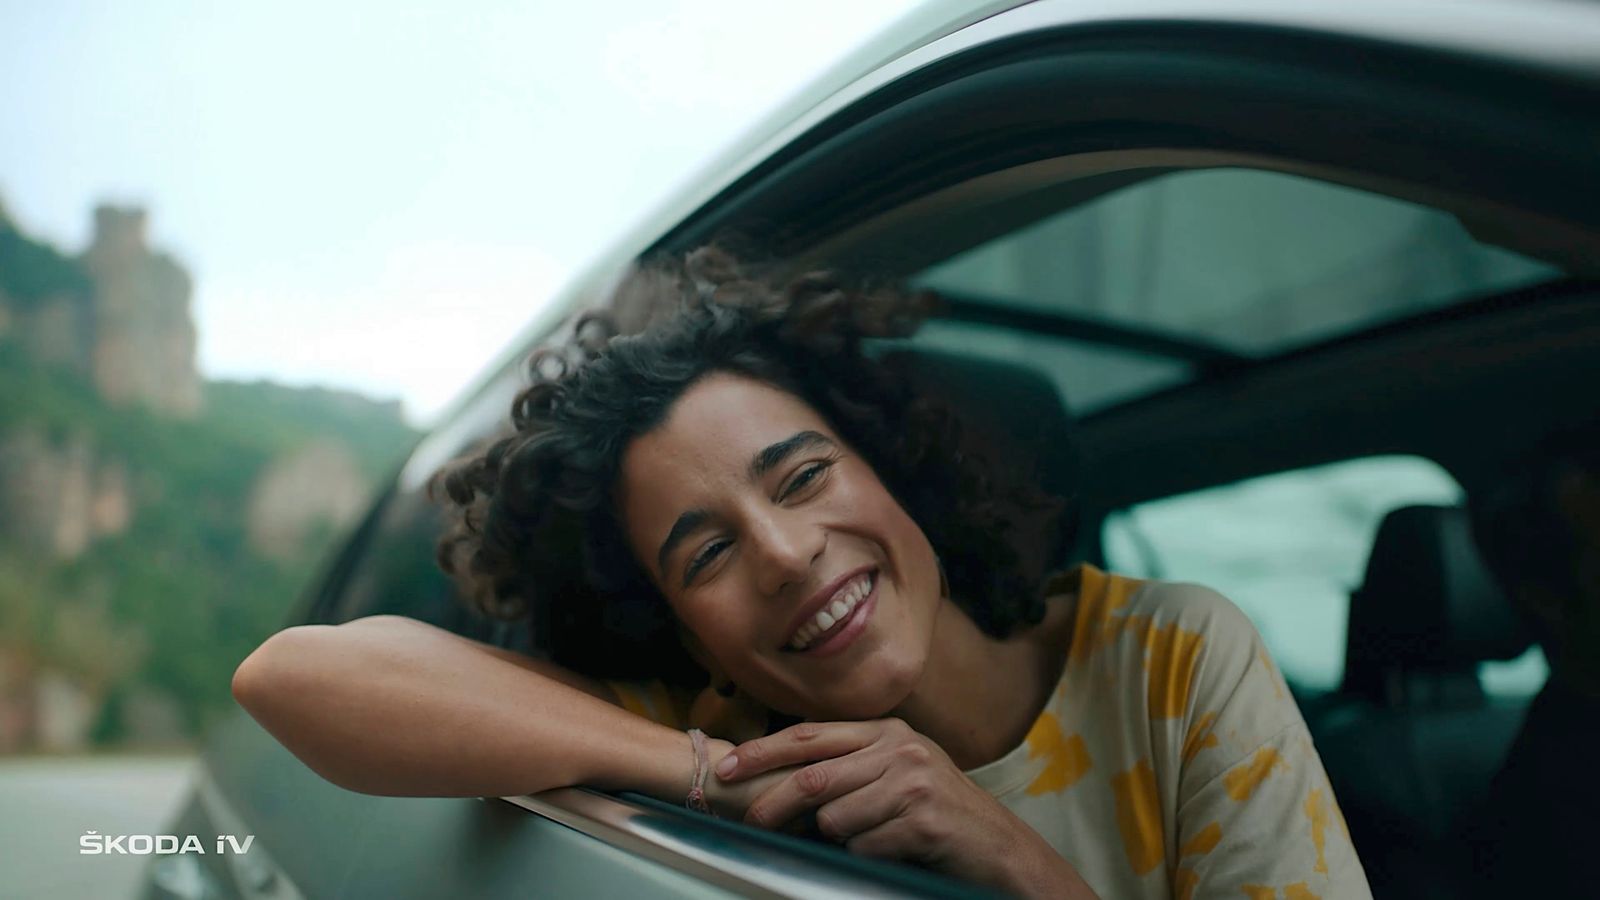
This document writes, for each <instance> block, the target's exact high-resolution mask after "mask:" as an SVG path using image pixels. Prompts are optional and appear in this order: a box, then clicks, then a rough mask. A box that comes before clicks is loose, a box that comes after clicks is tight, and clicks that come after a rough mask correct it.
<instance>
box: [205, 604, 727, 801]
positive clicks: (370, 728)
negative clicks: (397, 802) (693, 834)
mask: <svg viewBox="0 0 1600 900" xmlns="http://www.w3.org/2000/svg"><path fill="white" fill-rule="evenodd" d="M233 693H234V697H235V698H237V699H238V701H239V704H240V705H241V706H243V707H244V708H245V709H246V710H247V711H248V712H249V713H250V715H252V716H254V717H255V719H256V721H258V722H260V723H261V725H262V726H263V727H265V728H266V729H267V731H269V732H271V733H272V735H273V736H274V737H276V738H277V739H278V740H279V741H280V742H281V743H282V744H283V745H284V746H285V747H287V748H288V749H289V750H290V751H291V752H292V753H294V754H295V755H296V756H297V757H299V758H300V760H301V761H303V762H304V763H305V764H306V765H307V766H309V767H311V768H312V769H313V770H314V771H316V772H317V773H318V774H320V775H322V776H323V777H324V778H326V779H328V780H329V781H331V782H333V783H334V784H337V785H339V786H340V787H344V788H347V789H349V790H353V791H360V792H362V793H368V794H386V795H395V796H459V797H498V796H512V795H517V794H528V793H536V792H538V791H542V790H546V789H549V788H554V787H564V786H568V785H576V784H586V785H592V786H595V787H600V788H606V789H613V790H635V791H640V792H642V793H646V794H650V795H652V796H656V797H660V798H662V799H669V800H681V799H682V798H683V796H684V795H685V794H686V793H687V791H688V787H689V781H690V777H691V774H692V761H693V751H692V749H691V745H690V742H689V737H688V735H686V734H685V733H683V732H681V731H676V730H674V729H671V728H667V727H665V726H662V725H658V724H656V723H654V722H651V721H649V720H647V719H644V718H641V717H639V716H635V715H633V714H632V713H629V712H627V711H626V710H624V709H622V708H621V707H620V706H618V705H616V698H615V697H614V696H613V694H612V691H611V690H610V689H609V688H607V687H606V686H605V685H604V684H602V683H600V682H598V681H594V680H592V679H588V678H585V677H583V676H581V675H578V674H576V673H573V672H570V671H567V670H564V669H561V668H560V667H557V666H554V665H551V664H549V663H547V662H543V661H540V660H535V659H531V658H529V657H526V656H524V655H522V654H520V653H516V652H515V651H511V650H505V649H502V648H498V647H493V646H490V645H487V644H483V643H480V642H477V641H473V640H469V639H467V638H464V637H461V636H459V635H456V634H452V633H450V632H448V631H445V630H443V629H441V628H436V627H434V626H432V625H428V624H425V623H422V622H418V621H415V620H412V619H406V618H402V617H399V616H372V617H369V618H365V619H357V620H355V621H353V622H347V623H345V624H343V625H302V626H297V627H294V628H289V629H287V630H285V631H282V632H279V633H278V634H276V635H273V636H272V637H271V638H269V639H268V640H267V641H266V643H264V644H262V645H261V646H260V647H259V648H257V650H256V651H255V652H254V653H252V654H251V655H250V656H249V657H248V658H247V659H245V661H244V662H243V663H242V664H241V665H240V666H239V669H238V671H237V672H236V673H235V674H234V678H233ZM731 748H732V745H731V744H728V743H727V742H725V741H716V742H714V743H713V750H712V761H713V762H714V761H715V760H716V759H718V758H720V757H721V756H722V755H723V754H724V753H726V752H727V751H728V750H729V749H731ZM751 796H753V794H752V795H751ZM713 799H714V800H715V799H717V798H713Z"/></svg>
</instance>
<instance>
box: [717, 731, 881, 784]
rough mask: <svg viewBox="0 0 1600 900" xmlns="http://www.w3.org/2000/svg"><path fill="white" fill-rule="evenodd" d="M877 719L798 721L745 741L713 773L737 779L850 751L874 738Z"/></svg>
mask: <svg viewBox="0 0 1600 900" xmlns="http://www.w3.org/2000/svg"><path fill="white" fill-rule="evenodd" d="M882 732H883V725H882V723H881V722H801V723H800V724H798V725H793V726H790V727H788V728H785V729H784V730H782V731H780V732H778V733H776V734H769V735H767V736H766V737H760V738H756V739H755V740H753V741H745V742H744V743H743V744H740V745H739V746H737V747H735V748H733V752H732V753H729V754H728V755H727V756H724V757H723V758H722V760H721V761H720V762H718V763H717V777H718V778H721V779H722V780H723V781H737V780H739V779H740V778H747V777H749V776H751V775H757V774H760V773H762V772H766V771H768V770H770V769H781V768H784V767H785V766H798V765H802V764H804V763H809V762H817V761H819V760H824V759H832V758H833V757H836V756H844V755H846V754H849V753H854V752H855V751H857V750H860V749H861V748H862V747H865V746H867V745H868V744H871V743H872V742H873V741H875V740H877V738H878V735H880V734H881V733H882Z"/></svg>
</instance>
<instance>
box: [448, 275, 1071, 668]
mask: <svg viewBox="0 0 1600 900" xmlns="http://www.w3.org/2000/svg"><path fill="white" fill-rule="evenodd" d="M663 270H664V271H665V273H666V275H667V276H669V277H662V274H663ZM651 277H652V282H651V283H652V284H654V285H655V288H654V290H656V291H657V292H658V293H662V294H664V296H662V297H660V298H658V302H662V303H668V304H672V306H673V312H672V313H671V314H670V315H667V316H665V317H664V318H661V319H659V320H657V321H656V322H655V323H654V324H653V325H651V326H650V327H649V328H647V329H646V330H644V331H643V332H641V333H639V334H634V335H620V334H618V333H617V329H616V328H615V326H614V325H613V324H612V322H611V320H610V319H609V318H608V317H606V316H604V315H594V314H591V315H588V316H585V317H584V318H582V319H580V320H579V322H578V323H577V324H576V327H575V329H574V336H573V338H572V340H570V341H569V342H568V343H567V344H566V345H564V346H560V347H551V348H545V349H542V350H540V351H538V352H536V353H535V354H534V355H533V356H532V358H531V359H530V361H529V372H530V375H531V378H532V383H531V384H530V385H529V386H528V387H527V388H526V389H524V390H523V391H522V392H521V393H520V394H519V395H518V396H517V398H516V400H515V402H514V403H513V405H512V410H511V424H512V427H513V432H512V433H511V434H510V435H509V436H507V437H504V438H502V439H500V440H496V441H494V442H493V443H492V444H490V445H488V446H487V447H486V448H484V449H483V450H482V451H481V452H478V453H475V454H473V455H472V456H470V457H468V458H466V459H464V460H461V461H458V462H456V463H454V464H452V465H451V466H449V467H446V468H445V469H444V470H442V471H441V472H440V473H438V475H436V476H435V479H434V483H433V487H434V490H435V495H436V496H438V494H440V493H442V494H443V498H444V500H445V504H446V507H447V512H448V514H449V519H450V524H449V526H448V528H447V530H446V533H445V534H444V536H443V537H442V538H441V539H440V541H439V545H438V561H439V564H440V565H441V566H442V567H443V568H444V570H445V571H446V572H448V573H449V574H450V575H452V576H453V577H454V578H455V579H456V581H457V583H458V584H459V585H460V587H461V591H462V595H463V597H464V598H465V599H466V601H467V602H468V603H470V604H471V605H472V606H474V607H475V608H476V609H478V610H479V611H480V612H483V613H485V614H487V615H489V616H492V617H496V618H501V619H521V618H528V619H529V620H530V624H531V627H532V628H533V631H534V635H535V638H534V639H535V644H536V645H537V646H538V647H540V648H541V649H542V650H543V651H545V652H546V653H548V654H549V656H550V657H551V658H552V659H553V660H554V661H556V662H558V663H560V664H562V665H565V666H567V667H569V668H572V669H574V670H576V671H580V672H584V673H585V674H589V675H592V676H595V677H614V678H629V677H652V678H663V679H666V680H669V681H673V682H677V683H683V684H699V683H703V682H704V674H703V673H702V672H700V670H699V669H698V667H697V666H695V665H694V663H693V662H692V661H690V659H689V657H688V655H687V653H686V652H685V651H684V649H683V647H682V646H681V643H680V641H679V637H678V633H677V626H676V624H675V622H674V620H673V618H672V615H671V612H670V610H669V609H668V607H667V604H666V602H665V601H664V600H663V599H662V598H661V596H660V594H659V593H658V592H657V591H656V590H655V588H654V587H653V586H652V584H651V583H650V580H649V579H648V577H647V576H646V575H645V573H644V571H643V570H642V569H641V567H640V565H639V564H638V562H637V561H636V560H635V559H634V558H633V557H632V555H631V553H630V551H629V550H628V548H627V544H626V542H625V540H624V539H623V531H622V527H621V523H620V522H619V521H618V519H617V512H616V508H615V504H614V502H613V501H614V494H613V488H614V486H615V484H616V482H617V479H618V477H619V473H620V467H621V460H622V456H623V453H624V451H625V450H626V448H627V446H628V444H629V442H630V441H632V440H633V439H634V438H636V437H638V436H640V435H642V434H645V433H647V432H649V431H650V430H651V429H653V428H655V427H656V426H657V425H659V424H660V423H661V422H662V421H663V420H664V419H665V418H666V415H667V413H668V411H669V409H670V407H671V405H672V404H673V402H674V401H675V400H676V399H677V398H678V397H679V396H681V395H682V394H683V392H684V391H685V390H686V389H687V388H688V387H690V386H691V385H692V384H694V383H695V382H696V381H697V380H698V379H700V378H701V377H703V376H704V375H706V374H708V373H711V372H725V373H732V374H738V375H743V376H747V377H750V378H754V379H757V380H760V381H763V382H766V383H769V384H772V385H773V386H775V387H778V388H780V389H783V390H786V391H789V392H790V393H793V394H795V395H796V396H798V397H800V398H801V399H802V400H804V401H806V402H807V403H808V404H810V405H811V406H812V407H813V408H814V409H816V410H817V411H818V413H820V414H821V415H822V417H823V418H824V419H825V420H826V421H828V422H829V423H830V424H831V425H832V426H833V427H834V428H835V429H836V430H837V432H838V433H839V435H840V436H841V437H842V438H844V439H845V440H846V441H847V442H848V443H849V444H850V445H851V446H852V447H854V448H855V449H856V451H857V452H859V453H861V454H862V456H863V457H864V458H865V459H866V460H867V462H868V463H869V464H871V466H872V468H873V470H874V471H875V472H876V473H877V474H878V476H879V478H880V479H881V480H882V481H883V483H884V485H885V486H886V487H887V488H888V490H889V491H890V492H891V494H893V495H894V496H895V498H896V499H897V500H898V501H899V502H900V504H901V505H902V506H903V507H904V508H905V510H906V511H907V513H908V514H909V515H910V516H911V517H912V519H913V520H914V521H916V522H917V523H918V525H919V526H921V528H922V530H923V532H924V533H925V534H926V535H927V537H928V540H929V541H930V543H931V544H932V545H933V547H934V550H935V551H936V552H937V553H938V554H939V557H940V559H941V561H942V564H943V566H944V568H945V572H946V575H947V577H948V579H949V584H950V590H951V595H952V598H953V599H954V600H955V601H956V602H957V603H958V604H959V605H960V606H961V607H962V608H963V609H964V610H965V611H966V613H967V614H968V615H969V616H971V617H972V619H973V621H974V622H976V623H977V624H978V626H979V627H981V628H982V629H983V630H984V631H985V632H986V633H989V634H991V635H994V636H996V637H1003V636H1005V635H1007V634H1009V633H1010V632H1011V631H1012V630H1013V629H1015V628H1017V627H1019V626H1022V625H1025V624H1029V623H1033V622H1037V621H1039V619H1040V618H1041V617H1042V616H1043V612H1044V600H1043V597H1042V596H1041V593H1040V585H1041V583H1042V581H1043V576H1044V573H1043V572H1023V571H1021V566H1020V565H1019V560H1018V556H1017V553H1016V551H1015V550H1014V549H1013V547H1012V543H1011V536H1012V533H1013V531H1014V528H1015V525H1014V514H1015V512H1016V511H1019V510H1023V511H1029V510H1032V511H1037V510H1047V511H1050V510H1054V511H1059V509H1060V507H1061V506H1062V501H1060V500H1059V499H1058V498H1052V497H1048V496H1045V495H1044V494H1042V493H1040V492H1039V491H1037V490H1036V489H1034V488H1032V487H1030V486H1027V485H1021V484H1011V483H1007V482H1006V481H1005V480H1004V470H998V471H990V470H989V468H988V467H987V466H986V465H985V462H984V460H983V459H982V458H980V457H979V456H977V455H976V454H973V453H962V452H960V451H959V450H958V449H957V446H958V444H959V442H960V435H961V426H960V423H959V422H958V421H957V420H956V418H955V416H954V415H952V414H951V412H950V411H949V410H948V409H947V408H946V407H945V406H944V405H943V404H942V403H940V402H939V401H937V400H936V399H935V398H933V397H930V396H924V395H919V394H918V393H917V392H916V391H914V390H913V388H912V386H911V384H910V382H909V381H908V380H907V379H906V378H905V377H904V376H902V375H901V374H900V373H899V372H898V371H896V370H894V369H893V368H892V367H890V366H888V365H885V364H883V363H880V362H878V361H876V360H874V359H872V358H871V357H868V356H867V355H865V354H864V353H863V351H862V341H863V340H864V339H870V338H886V337H903V336H906V335H908V334H910V333H911V332H912V331H913V330H915V328H916V326H917V325H918V324H919V323H920V322H921V321H922V319H923V318H925V317H926V315H927V313H928V312H929V311H930V308H931V304H932V303H933V302H934V298H933V297H932V296H931V295H928V294H907V293H904V292H901V291H898V290H895V289H893V288H892V287H889V286H886V285H878V286H872V285H869V286H866V287H853V286H851V285H849V284H847V283H846V282H845V281H844V280H843V279H841V278H840V277H839V276H837V275H835V274H833V273H830V272H825V271H815V272H808V273H806V274H803V275H800V276H799V277H797V278H793V279H790V280H788V281H787V282H785V283H783V284H772V283H768V282H767V281H765V280H762V279H761V278H758V277H756V276H754V275H751V274H749V272H748V271H747V270H746V268H745V267H743V266H741V264H740V263H739V262H738V261H736V260H735V259H733V258H732V257H731V256H730V255H728V254H727V253H725V252H723V251H721V250H719V249H718V248H716V247H707V248H702V249H701V250H698V251H695V252H694V253H691V254H689V255H688V257H687V258H685V259H683V260H682V261H681V262H680V261H667V262H664V263H659V264H657V266H656V268H655V270H654V271H653V272H652V273H651Z"/></svg>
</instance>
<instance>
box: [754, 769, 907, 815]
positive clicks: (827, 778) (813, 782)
mask: <svg viewBox="0 0 1600 900" xmlns="http://www.w3.org/2000/svg"><path fill="white" fill-rule="evenodd" d="M886 770H887V763H886V762H885V761H884V760H883V759H881V758H874V756H872V755H870V754H865V753H852V754H850V755H848V756H841V757H838V758H835V759H829V760H824V761H822V762H818V763H812V764H811V765H808V766H804V767H802V768H800V769H797V770H796V771H795V772H794V773H793V774H791V775H790V776H789V777H787V778H785V779H783V780H782V781H780V782H779V783H778V784H776V785H773V786H772V787H770V788H768V789H767V790H765V791H763V792H762V793H761V795H760V796H758V797H756V799H755V800H753V801H751V803H750V805H749V807H747V808H746V809H745V816H744V820H745V822H746V823H747V824H750V825H754V826H756V827H758V828H769V829H770V828H781V827H783V826H784V825H786V824H788V823H789V822H792V821H793V820H794V819H795V818H796V817H798V816H799V815H801V814H802V813H804V812H806V811H807V810H811V809H815V808H817V807H818V806H821V805H823V804H825V803H828V802H830V801H833V802H837V800H838V798H840V797H844V796H847V795H849V794H851V793H853V792H857V791H860V790H862V789H864V788H867V787H868V786H869V785H871V784H872V783H873V782H875V781H877V780H878V779H880V778H882V777H883V774H884V772H885V771H886Z"/></svg>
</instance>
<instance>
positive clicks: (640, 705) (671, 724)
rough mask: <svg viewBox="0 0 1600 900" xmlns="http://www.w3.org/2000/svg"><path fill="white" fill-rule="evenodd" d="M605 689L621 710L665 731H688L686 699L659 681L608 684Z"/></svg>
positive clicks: (608, 682) (606, 683)
mask: <svg viewBox="0 0 1600 900" xmlns="http://www.w3.org/2000/svg"><path fill="white" fill-rule="evenodd" d="M604 683H605V686H606V687H608V688H610V689H611V692H612V693H613V694H616V696H617V702H619V703H621V704H622V708H623V709H626V710H627V711H628V712H631V713H633V714H634V715H636V716H643V717H645V718H646V719H649V720H650V721H652V722H655V723H656V724H658V725H665V726H667V727H668V728H677V729H683V728H687V727H688V725H687V722H688V719H689V715H688V705H687V703H686V698H685V697H683V696H681V692H678V693H675V692H673V691H672V690H670V689H669V688H668V687H667V686H666V684H665V683H664V682H660V681H607V682H604Z"/></svg>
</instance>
